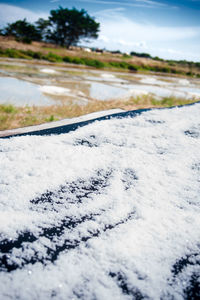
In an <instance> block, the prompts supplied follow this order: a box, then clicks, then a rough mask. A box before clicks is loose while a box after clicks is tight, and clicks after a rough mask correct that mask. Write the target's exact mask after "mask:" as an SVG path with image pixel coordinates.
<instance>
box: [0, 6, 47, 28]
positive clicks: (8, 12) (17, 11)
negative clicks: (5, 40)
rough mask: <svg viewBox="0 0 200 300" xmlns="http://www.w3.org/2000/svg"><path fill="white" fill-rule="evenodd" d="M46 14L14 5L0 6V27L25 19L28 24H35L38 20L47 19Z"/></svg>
mask: <svg viewBox="0 0 200 300" xmlns="http://www.w3.org/2000/svg"><path fill="white" fill-rule="evenodd" d="M47 17H48V14H47V13H44V12H41V11H38V12H33V11H30V10H28V9H25V8H21V7H18V6H14V5H7V4H0V25H1V26H5V25H6V24H7V23H12V22H15V21H16V20H20V19H21V20H22V19H24V18H26V19H27V20H28V21H29V22H35V21H36V20H38V19H39V18H47Z"/></svg>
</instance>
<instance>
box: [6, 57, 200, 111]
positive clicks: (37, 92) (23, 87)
mask: <svg viewBox="0 0 200 300" xmlns="http://www.w3.org/2000/svg"><path fill="white" fill-rule="evenodd" d="M9 66H10V67H9ZM0 73H1V74H2V76H1V77H0V103H5V104H8V103H9V104H14V105H16V106H24V105H30V106H32V105H36V106H46V105H54V104H55V105H60V104H69V102H70V103H76V104H79V105H85V104H87V103H88V101H94V100H101V101H108V100H114V99H120V100H123V99H126V100H127V99H129V98H130V97H137V96H140V95H147V94H151V95H153V96H154V97H155V98H157V99H161V98H163V97H170V96H173V97H180V98H185V99H197V100H198V99H200V80H199V79H192V78H190V79H186V78H178V77H169V76H160V75H149V74H135V73H119V72H108V71H105V70H90V69H82V68H80V69H76V68H75V69H73V68H72V67H68V66H67V67H65V66H57V65H51V64H50V65H47V64H45V63H44V65H42V64H39V63H38V65H37V64H35V65H33V64H32V63H29V62H26V63H25V62H20V64H18V62H15V61H6V63H5V62H4V63H3V61H1V60H0Z"/></svg>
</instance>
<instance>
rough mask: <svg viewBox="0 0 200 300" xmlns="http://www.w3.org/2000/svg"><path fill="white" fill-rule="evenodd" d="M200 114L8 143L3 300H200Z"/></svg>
mask: <svg viewBox="0 0 200 300" xmlns="http://www.w3.org/2000/svg"><path fill="white" fill-rule="evenodd" d="M199 116H200V104H195V105H192V106H186V107H182V108H173V109H164V110H151V111H147V112H143V113H142V114H140V115H137V116H136V117H134V118H131V117H127V118H123V119H112V120H105V121H101V122H100V121H96V122H95V123H93V124H90V125H87V126H85V127H82V128H80V129H78V130H76V131H75V132H71V133H68V134H62V135H59V136H53V135H52V136H41V137H38V136H26V137H15V138H10V139H7V140H0V184H1V188H0V220H1V222H0V227H1V235H0V299H24V300H25V299H26V300H27V299H51V298H54V299H63V300H64V299H65V300H66V299H199V297H200V294H199V291H200V279H199V274H200V250H199V247H200V244H199V241H200V218H199V213H200V119H199Z"/></svg>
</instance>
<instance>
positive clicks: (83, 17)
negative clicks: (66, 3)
mask: <svg viewBox="0 0 200 300" xmlns="http://www.w3.org/2000/svg"><path fill="white" fill-rule="evenodd" d="M99 28H100V24H99V23H97V22H96V21H95V20H94V18H92V17H91V16H89V15H88V13H87V12H86V11H85V10H84V9H81V10H77V9H76V8H72V9H68V8H62V7H59V8H58V9H56V10H51V11H50V16H49V17H48V19H47V20H45V19H42V18H40V19H39V20H37V22H35V23H34V24H31V23H29V22H28V21H27V20H26V19H24V20H18V21H16V22H14V23H8V24H7V26H6V27H4V28H2V29H1V30H0V34H1V35H3V36H13V37H15V38H16V40H17V41H20V42H25V43H31V42H32V41H44V42H51V43H55V44H57V45H60V46H65V47H67V48H68V47H70V46H71V45H73V46H75V45H77V43H78V42H79V41H80V40H81V39H86V40H87V41H88V40H89V39H96V38H97V37H98V32H99Z"/></svg>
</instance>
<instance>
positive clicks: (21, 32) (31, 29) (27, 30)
mask: <svg viewBox="0 0 200 300" xmlns="http://www.w3.org/2000/svg"><path fill="white" fill-rule="evenodd" d="M2 32H3V34H4V35H6V36H14V37H15V38H16V39H17V40H19V41H21V42H27V43H29V42H31V41H40V40H41V39H42V36H41V34H40V32H39V30H38V29H37V28H36V26H34V25H33V24H30V23H28V22H27V21H26V19H24V20H18V21H16V22H14V23H11V24H7V26H6V27H5V28H4V29H3V30H2Z"/></svg>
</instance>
